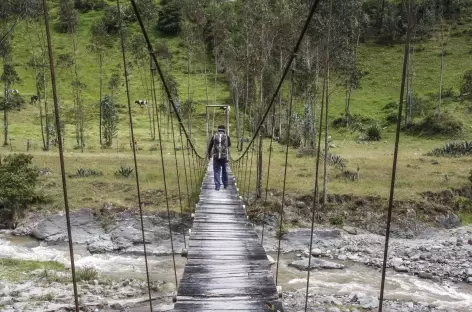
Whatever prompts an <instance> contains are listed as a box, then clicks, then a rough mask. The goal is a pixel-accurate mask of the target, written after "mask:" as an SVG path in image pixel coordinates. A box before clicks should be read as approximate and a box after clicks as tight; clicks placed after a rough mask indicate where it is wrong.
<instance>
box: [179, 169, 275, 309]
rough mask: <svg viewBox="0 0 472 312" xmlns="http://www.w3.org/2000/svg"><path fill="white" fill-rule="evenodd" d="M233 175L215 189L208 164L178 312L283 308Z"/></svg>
mask: <svg viewBox="0 0 472 312" xmlns="http://www.w3.org/2000/svg"><path fill="white" fill-rule="evenodd" d="M229 172H230V176H229V181H230V183H229V185H228V188H227V189H223V188H221V190H220V191H215V189H214V182H213V168H212V164H211V163H210V165H209V167H208V171H207V175H206V177H205V179H204V182H203V185H202V192H201V195H200V201H199V203H198V204H197V205H196V211H195V218H194V224H193V228H192V231H191V235H190V238H189V241H188V261H187V264H186V266H185V269H184V273H183V277H182V279H181V281H180V283H179V288H178V293H177V303H176V304H175V308H174V311H178V312H180V311H182V312H183V311H192V312H199V311H241V312H242V311H272V310H270V309H269V307H270V306H271V305H273V306H274V307H275V309H276V310H275V311H277V310H278V311H283V308H282V305H281V302H280V300H279V299H278V296H277V290H276V287H275V283H274V279H273V276H272V272H271V266H270V263H269V261H268V260H267V254H266V252H265V250H264V248H263V247H262V246H261V244H260V240H259V237H258V236H257V234H256V233H255V231H254V230H253V227H252V225H251V224H250V223H249V222H248V220H247V217H246V213H245V210H244V208H243V204H242V202H241V201H240V199H239V194H238V193H237V191H236V187H235V185H234V182H233V181H234V180H233V178H232V176H231V171H229Z"/></svg>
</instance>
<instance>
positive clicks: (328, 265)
mask: <svg viewBox="0 0 472 312" xmlns="http://www.w3.org/2000/svg"><path fill="white" fill-rule="evenodd" d="M308 262H309V259H308V258H306V259H302V260H296V261H293V262H291V263H290V264H289V266H291V267H294V268H296V269H299V270H301V271H308V268H310V270H313V269H326V270H333V269H344V265H342V264H338V263H336V262H332V261H327V260H323V259H318V258H313V257H312V258H311V263H310V265H309V264H308Z"/></svg>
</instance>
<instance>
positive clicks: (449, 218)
mask: <svg viewBox="0 0 472 312" xmlns="http://www.w3.org/2000/svg"><path fill="white" fill-rule="evenodd" d="M438 221H439V224H440V225H441V226H442V227H444V228H446V229H452V228H456V227H459V226H460V225H461V220H460V219H459V217H458V216H457V215H455V214H454V213H449V214H447V215H445V216H440V217H439V219H438Z"/></svg>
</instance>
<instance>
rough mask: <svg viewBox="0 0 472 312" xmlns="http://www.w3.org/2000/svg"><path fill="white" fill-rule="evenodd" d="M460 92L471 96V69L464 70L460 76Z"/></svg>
mask: <svg viewBox="0 0 472 312" xmlns="http://www.w3.org/2000/svg"><path fill="white" fill-rule="evenodd" d="M461 94H463V95H468V97H472V69H471V70H468V71H466V72H465V73H464V76H462V83H461Z"/></svg>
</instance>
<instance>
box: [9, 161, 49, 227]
mask: <svg viewBox="0 0 472 312" xmlns="http://www.w3.org/2000/svg"><path fill="white" fill-rule="evenodd" d="M32 159H33V156H32V155H26V154H14V155H8V156H6V157H4V158H3V159H1V161H0V213H1V214H3V215H2V217H3V218H5V220H7V221H11V222H16V221H17V220H18V219H19V218H21V217H22V215H23V211H24V210H25V209H26V208H27V207H28V206H29V205H30V204H32V203H35V202H38V201H41V200H42V196H41V195H40V193H38V191H37V190H36V187H37V185H38V177H39V171H38V170H37V169H36V168H34V167H32V166H31V163H32Z"/></svg>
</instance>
